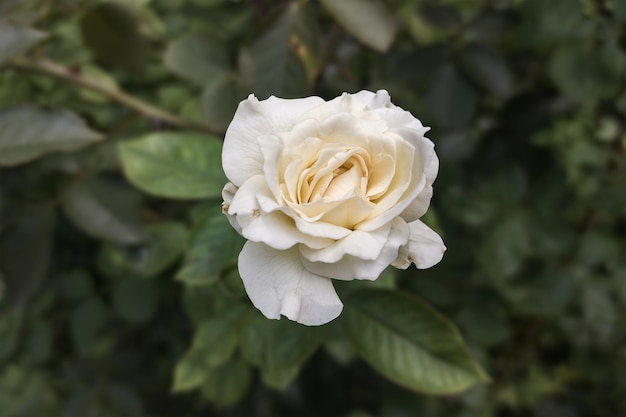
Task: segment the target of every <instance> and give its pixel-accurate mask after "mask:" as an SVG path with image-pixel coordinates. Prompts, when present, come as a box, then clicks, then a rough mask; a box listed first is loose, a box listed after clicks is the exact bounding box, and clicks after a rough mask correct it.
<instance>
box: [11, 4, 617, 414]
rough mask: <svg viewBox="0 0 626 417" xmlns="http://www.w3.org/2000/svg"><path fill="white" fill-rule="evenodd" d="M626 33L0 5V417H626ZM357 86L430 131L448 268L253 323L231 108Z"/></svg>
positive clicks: (287, 7) (529, 9)
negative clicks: (379, 94)
mask: <svg viewBox="0 0 626 417" xmlns="http://www.w3.org/2000/svg"><path fill="white" fill-rule="evenodd" d="M625 34H626V1H623V0H554V1H546V0H521V1H513V0H510V1H509V0H504V1H490V0H472V1H468V0H444V1H434V0H386V1H385V0H359V1H355V0H350V1H348V0H346V1H344V0H342V1H339V0H336V1H332V0H331V1H320V2H316V1H312V0H308V1H307V0H283V1H269V0H255V1H230V0H133V1H122V0H113V1H101V0H92V1H79V0H60V1H36V0H25V1H16V0H0V416H2V417H18V416H67V417H74V416H75V417H79V416H81V417H82V416H99V417H126V416H129V417H130V416H132V417H200V416H203V417H204V416H292V415H297V416H319V415H324V416H351V417H357V416H382V417H394V416H424V417H462V416H477V417H491V416H493V417H495V416H512V417H526V416H536V417H539V416H573V417H578V416H580V417H585V416H618V415H624V414H626V378H625V377H624V372H623V370H624V369H626V350H625V349H624V342H625V341H626V331H625V330H624V326H623V324H622V323H623V322H624V320H626V122H625V120H626V35H625ZM378 88H384V89H387V90H388V91H389V92H390V93H391V96H392V97H393V100H394V103H395V104H398V105H400V106H402V107H403V108H404V109H406V110H408V111H410V112H412V113H413V114H414V115H415V116H416V117H418V118H420V119H421V121H422V122H423V123H424V125H426V126H431V127H432V130H431V131H430V132H429V133H428V136H429V137H430V138H432V140H433V141H434V142H435V144H436V149H437V153H438V155H439V157H440V160H441V168H440V174H439V177H438V179H437V182H436V183H435V185H434V189H435V197H434V199H433V204H432V206H431V208H430V210H429V212H428V214H427V215H426V216H425V218H424V221H426V222H427V223H429V224H430V225H432V226H433V227H434V228H436V229H437V230H438V231H440V232H441V234H442V236H443V238H444V241H445V243H446V246H447V247H448V250H447V252H446V255H445V257H444V259H443V261H442V262H441V263H440V264H439V265H437V266H436V267H434V268H432V269H429V270H424V271H417V270H416V269H414V268H410V269H409V270H407V271H399V272H397V271H395V270H393V269H388V270H386V271H385V272H384V273H383V275H382V276H381V278H380V279H379V280H378V281H375V282H341V283H338V284H337V285H336V288H337V289H338V291H339V293H340V295H341V298H342V300H343V301H344V303H345V306H344V312H343V314H342V315H341V316H340V317H339V318H338V319H337V320H336V321H335V322H333V323H330V324H329V325H327V326H324V327H321V328H309V327H305V326H301V325H298V324H296V323H293V322H290V321H288V320H286V319H283V320H280V321H270V320H267V319H265V318H263V317H262V316H261V315H260V313H258V312H257V311H256V310H255V309H254V308H253V307H252V305H251V304H250V301H249V300H248V298H247V297H246V294H245V290H244V288H243V285H242V282H241V279H240V277H239V274H238V272H237V268H236V259H237V254H238V253H239V251H240V250H241V247H242V245H243V242H244V240H243V239H242V238H241V237H240V236H238V235H237V234H236V233H235V232H234V231H233V229H232V227H231V226H230V225H229V223H228V221H227V219H226V217H224V216H223V215H222V214H221V211H220V210H221V207H220V203H221V199H220V192H221V188H222V186H223V184H224V182H225V181H226V180H225V177H224V174H223V173H222V170H221V159H220V153H221V143H220V138H221V137H223V134H224V131H225V130H226V128H227V126H228V123H229V122H230V118H231V117H232V115H233V113H234V111H235V109H236V107H237V103H238V102H239V101H240V100H241V99H244V98H245V97H247V95H248V94H250V93H255V94H256V95H257V96H259V97H260V98H265V97H267V96H269V95H277V96H282V97H295V96H308V95H319V96H322V97H323V98H325V99H329V98H333V97H336V96H337V95H339V94H341V93H342V92H343V91H348V92H355V91H358V90H360V89H369V90H376V89H378ZM164 112H169V113H164ZM444 317H447V318H444ZM425 370H427V371H425ZM468 387H471V388H469V389H468V390H466V391H464V392H460V391H462V390H463V389H464V388H468ZM430 394H443V395H448V397H445V398H442V397H441V396H433V395H430Z"/></svg>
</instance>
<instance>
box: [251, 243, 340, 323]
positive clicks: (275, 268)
mask: <svg viewBox="0 0 626 417" xmlns="http://www.w3.org/2000/svg"><path fill="white" fill-rule="evenodd" d="M239 273H240V274H241V278H242V279H243V283H244V286H245V288H246V292H247V293H248V297H250V300H251V301H252V303H253V304H254V306H255V307H256V308H258V309H259V310H261V312H262V313H263V314H264V315H265V317H267V318H270V319H280V315H281V314H282V315H284V316H286V317H287V318H288V319H289V320H294V321H297V322H298V323H302V324H305V325H307V326H318V325H321V324H325V323H328V322H329V321H331V320H333V319H335V318H336V317H337V316H339V314H340V313H341V310H342V309H343V304H342V303H341V300H339V297H337V293H336V292H335V289H334V288H333V284H332V283H331V281H330V279H328V278H325V277H321V276H319V275H316V274H313V273H312V272H310V271H308V270H306V269H305V268H304V266H303V265H302V263H301V262H300V254H299V252H298V250H297V249H295V248H294V249H290V250H282V251H278V250H274V249H272V248H270V247H269V246H266V245H264V244H262V243H254V242H247V243H246V244H245V246H244V247H243V250H242V251H241V253H240V254H239Z"/></svg>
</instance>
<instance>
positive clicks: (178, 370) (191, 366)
mask: <svg viewBox="0 0 626 417" xmlns="http://www.w3.org/2000/svg"><path fill="white" fill-rule="evenodd" d="M206 377H207V367H206V364H205V363H204V355H203V354H202V352H197V351H190V352H188V353H187V354H186V355H185V356H183V357H182V358H180V359H179V360H178V362H177V363H176V367H175V368H174V382H173V385H172V392H185V391H191V390H192V389H195V388H197V387H199V386H200V385H201V384H202V382H204V379H205V378H206Z"/></svg>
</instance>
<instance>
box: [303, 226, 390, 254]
mask: <svg viewBox="0 0 626 417" xmlns="http://www.w3.org/2000/svg"><path fill="white" fill-rule="evenodd" d="M390 232H391V224H386V225H384V226H382V227H380V228H378V229H376V230H374V231H372V232H363V231H361V230H354V231H353V232H351V233H350V234H349V235H348V236H346V237H344V238H343V239H339V240H337V241H335V242H333V243H332V244H331V245H329V246H327V247H325V248H323V249H312V248H309V247H306V246H300V253H301V254H302V256H304V257H305V258H306V259H307V260H309V261H311V262H326V263H334V262H338V261H339V260H340V259H341V258H343V257H344V256H345V255H352V256H355V257H357V258H359V259H363V260H375V259H378V257H379V256H380V252H381V251H382V250H383V248H384V247H385V245H386V243H387V239H388V238H389V233H390Z"/></svg>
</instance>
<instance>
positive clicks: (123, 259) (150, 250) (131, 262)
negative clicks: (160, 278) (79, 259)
mask: <svg viewBox="0 0 626 417" xmlns="http://www.w3.org/2000/svg"><path fill="white" fill-rule="evenodd" d="M145 236H146V239H145V244H144V245H142V246H140V247H133V248H125V247H119V246H113V245H111V246H110V247H108V248H107V249H106V252H107V255H108V256H109V257H110V259H111V260H112V261H114V262H115V265H116V267H117V268H119V269H120V270H125V271H129V272H131V273H132V275H136V276H139V277H143V278H152V277H154V276H156V275H158V274H159V273H161V272H162V271H164V270H165V269H166V268H168V267H169V266H170V265H172V264H173V263H174V262H176V260H177V259H178V258H179V256H180V255H181V254H182V253H183V252H184V250H185V246H186V242H187V229H185V227H184V226H183V225H182V224H180V223H177V222H163V223H158V224H153V225H149V226H146V228H145Z"/></svg>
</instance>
